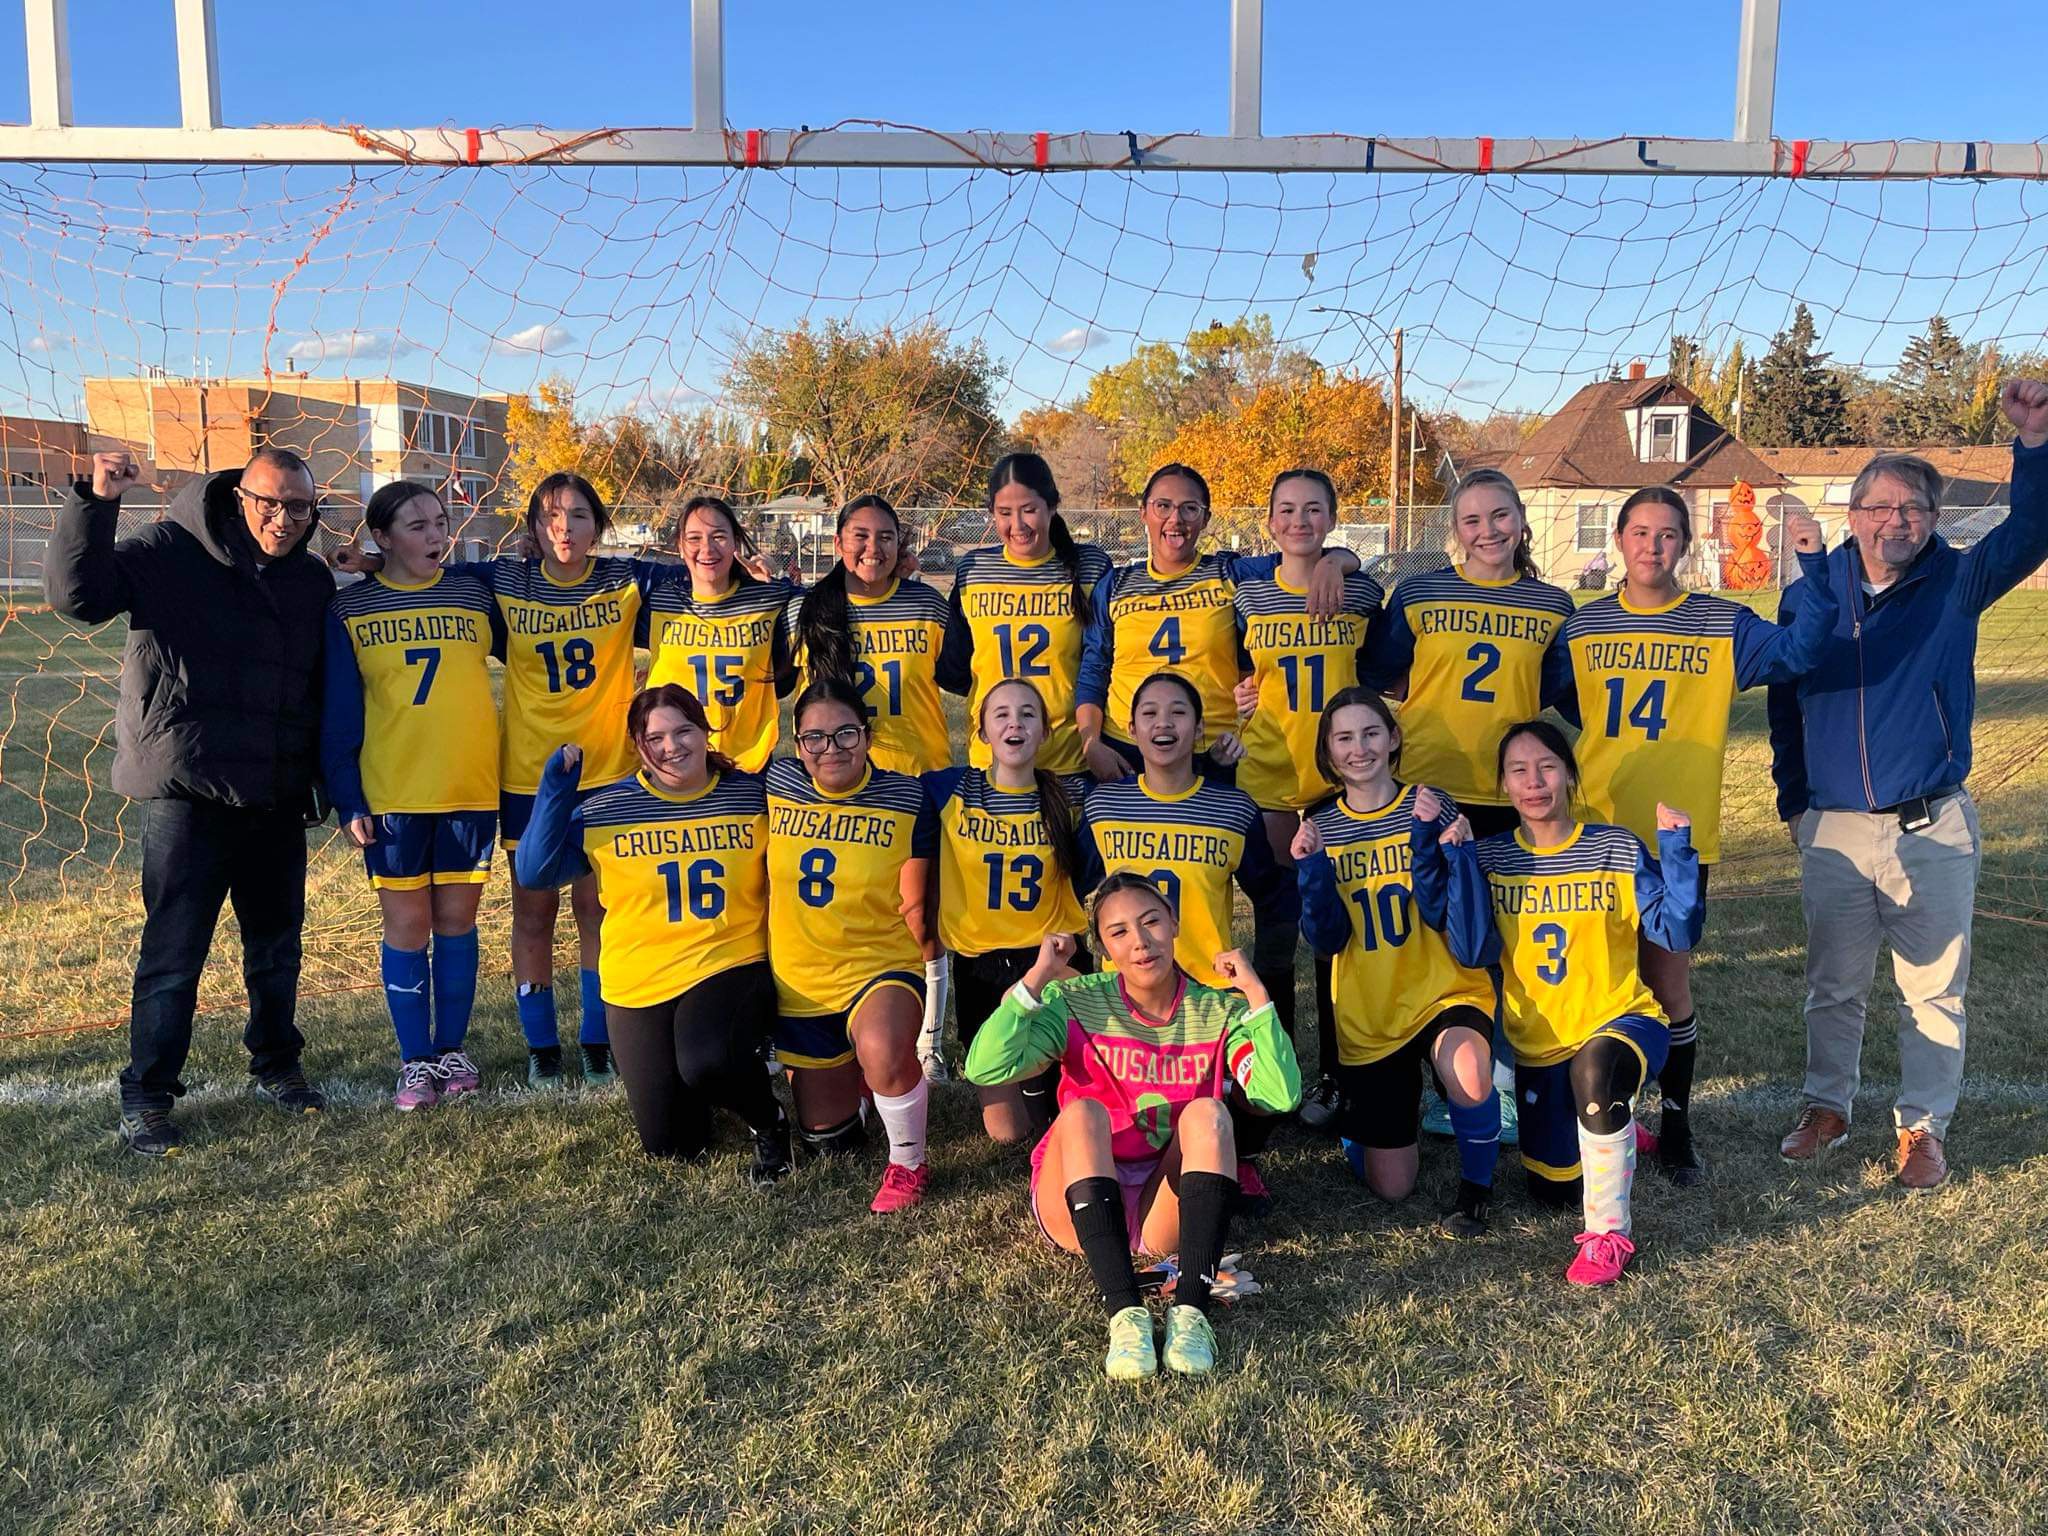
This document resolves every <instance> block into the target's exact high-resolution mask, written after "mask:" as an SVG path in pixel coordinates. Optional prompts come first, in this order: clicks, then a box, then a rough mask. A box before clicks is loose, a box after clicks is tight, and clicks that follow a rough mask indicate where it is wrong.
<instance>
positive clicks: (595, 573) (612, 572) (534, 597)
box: [491, 555, 639, 607]
mask: <svg viewBox="0 0 2048 1536" xmlns="http://www.w3.org/2000/svg"><path fill="white" fill-rule="evenodd" d="M638 581H639V578H638V575H637V573H636V572H635V571H634V569H633V562H632V561H631V560H628V559H627V558H625V557H624V556H623V555H600V556H598V557H597V558H596V559H595V560H593V561H591V563H590V569H589V570H588V571H586V572H584V575H583V579H582V580H581V581H579V582H577V583H576V584H575V585H574V586H566V587H565V586H563V585H562V584H561V583H560V582H557V581H552V580H550V579H549V578H548V574H547V570H546V568H545V567H544V566H543V565H542V564H541V562H540V561H538V560H513V559H510V558H507V557H503V556H501V557H500V558H498V559H497V560H494V561H492V562H491V586H492V588H493V589H494V590H495V591H496V592H497V594H498V596H500V597H509V598H514V599H517V600H518V601H521V602H527V603H559V604H562V605H564V606H571V607H573V606H575V605H576V604H579V603H583V602H587V601H589V599H591V598H593V597H598V596H601V595H602V594H604V593H607V592H619V591H623V590H624V589H626V588H627V587H632V586H636V585H638Z"/></svg>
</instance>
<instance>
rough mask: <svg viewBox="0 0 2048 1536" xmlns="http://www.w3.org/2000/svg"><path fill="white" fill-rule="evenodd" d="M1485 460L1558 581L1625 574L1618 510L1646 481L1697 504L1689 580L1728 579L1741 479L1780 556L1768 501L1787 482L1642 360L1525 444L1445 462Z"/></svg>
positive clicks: (1588, 392) (1455, 469)
mask: <svg viewBox="0 0 2048 1536" xmlns="http://www.w3.org/2000/svg"><path fill="white" fill-rule="evenodd" d="M1482 466H1490V467H1492V468H1495V469H1499V470H1501V471H1503V472H1504V473H1506V475H1507V476H1508V478H1509V479H1511V480H1513V481H1514V482H1515V487H1516V489H1517V490H1519V491H1520V492H1521V495H1522V501H1523V503H1524V504H1525V505H1526V506H1527V507H1528V509H1529V528H1530V539H1531V547H1532V552H1533V553H1534V554H1535V556H1536V563H1537V564H1538V565H1539V566H1541V567H1542V569H1543V573H1544V575H1545V577H1546V578H1547V579H1549V580H1552V581H1555V582H1558V583H1560V584H1561V585H1565V586H1571V585H1573V584H1575V583H1576V582H1578V581H1579V580H1580V578H1581V577H1582V576H1583V577H1584V578H1585V579H1586V580H1587V581H1588V582H1600V581H1601V570H1600V565H1601V562H1602V561H1603V560H1604V562H1605V564H1606V565H1607V566H1608V567H1611V568H1612V569H1613V570H1614V571H1615V572H1616V573H1618V572H1619V570H1620V561H1619V557H1618V556H1617V555H1616V553H1615V551H1614V518H1615V514H1616V512H1617V511H1619V510H1620V507H1621V504H1622V502H1623V501H1625V500H1626V499H1627V498H1628V497H1629V495H1630V494H1631V493H1633V492H1635V491H1639V490H1641V489H1642V488H1643V487H1644V486H1649V485H1668V486H1671V487H1672V488H1673V489H1675V490H1677V491H1678V493H1679V494H1680V495H1681V496H1683V497H1684V498H1685V500H1686V503H1687V505H1688V506H1689V507H1690V508H1691V511H1692V527H1693V552H1692V556H1691V558H1690V559H1689V560H1688V562H1687V565H1686V568H1685V569H1684V570H1683V571H1681V573H1680V574H1681V578H1682V579H1683V580H1685V582H1686V583H1687V585H1689V586H1714V587H1718V586H1723V585H1726V584H1728V583H1726V582H1725V581H1724V580H1723V563H1724V562H1725V561H1728V560H1730V559H1731V558H1732V556H1733V553H1734V548H1733V545H1732V543H1731V541H1730V540H1729V538H1728V537H1727V531H1726V529H1725V527H1724V524H1725V522H1726V519H1727V516H1728V513H1729V510H1730V507H1731V504H1732V498H1733V495H1734V490H1735V487H1736V486H1737V485H1738V484H1742V485H1747V486H1748V487H1749V488H1750V489H1751V490H1753V491H1754V492H1755V493H1756V510H1757V513H1758V515H1759V516H1760V517H1762V519H1763V523H1764V530H1763V539H1764V545H1765V547H1766V548H1767V549H1769V550H1770V551H1771V552H1772V554H1773V555H1775V554H1776V553H1777V549H1778V520H1777V518H1776V517H1775V516H1773V515H1772V510H1771V506H1770V503H1771V498H1772V497H1773V496H1774V495H1775V494H1776V493H1777V492H1778V491H1779V490H1780V489H1781V488H1782V487H1783V485H1784V479H1783V477H1782V476H1781V475H1780V474H1779V473H1778V472H1777V471H1776V470H1774V469H1772V468H1771V467H1770V466H1769V465H1768V464H1766V463H1764V462H1763V461H1762V460H1761V459H1760V458H1758V456H1757V455H1756V454H1755V453H1753V452H1751V451H1750V449H1749V448H1748V447H1746V446H1745V445H1744V444H1743V443H1741V442H1740V441H1738V440H1737V439H1736V437H1735V436H1734V435H1733V434H1732V433H1731V432H1729V430H1728V429H1727V428H1726V427H1724V426H1722V425H1721V423H1720V422H1718V421H1716V420H1715V419H1714V418H1713V417H1712V416H1710V415H1708V414H1707V411H1706V408H1705V407H1704V406H1703V405H1701V404H1700V398H1699V396H1698V395H1695V394H1694V393H1693V392H1692V391H1691V390H1690V389H1687V388H1686V387H1685V386H1684V385H1683V384H1681V383H1679V382H1678V381H1677V380H1675V379H1672V378H1669V377H1658V378H1650V377H1649V376H1648V373H1647V370H1646V369H1645V368H1644V366H1643V365H1642V364H1641V363H1633V364H1631V365H1630V366H1629V369H1628V372H1627V374H1626V375H1625V376H1623V377H1620V378H1613V379H1603V380H1601V381H1600V382H1599V383H1597V384H1588V385H1587V386H1586V387H1585V388H1583V389H1581V390H1580V391H1579V392H1578V393H1577V394H1575V395H1573V396H1572V397H1571V399H1569V400H1567V401H1566V402H1565V403H1564V406H1563V407H1562V408H1561V409H1560V410H1559V411H1558V412H1557V414H1556V415H1554V416H1552V417H1551V418H1550V419H1549V420H1548V421H1546V422H1544V423H1543V425H1542V426H1540V427H1538V428H1537V429H1536V431H1535V432H1533V433H1531V434H1530V436H1529V439H1528V441H1527V442H1525V443H1523V444H1522V445H1521V446H1520V447H1519V448H1513V449H1509V450H1507V451H1506V452H1501V453H1485V454H1468V455H1466V456H1465V457H1464V458H1462V459H1457V458H1453V459H1449V460H1448V462H1447V464H1446V466H1445V468H1446V470H1447V471H1448V475H1449V477H1450V478H1455V477H1456V476H1457V475H1460V474H1463V473H1465V472H1466V471H1467V470H1472V469H1477V468H1480V467H1482ZM1446 483H1447V484H1448V483H1449V479H1447V480H1446ZM1589 566H1591V567H1593V570H1592V571H1590V572H1589V571H1588V567H1589ZM1609 580H1611V578H1609Z"/></svg>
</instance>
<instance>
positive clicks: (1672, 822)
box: [1657, 800, 1692, 832]
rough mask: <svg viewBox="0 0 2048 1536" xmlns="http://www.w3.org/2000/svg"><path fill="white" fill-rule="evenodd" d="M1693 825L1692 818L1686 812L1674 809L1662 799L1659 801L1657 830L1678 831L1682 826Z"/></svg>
mask: <svg viewBox="0 0 2048 1536" xmlns="http://www.w3.org/2000/svg"><path fill="white" fill-rule="evenodd" d="M1691 825H1692V818H1691V817H1690V816H1688V815H1686V814H1685V812H1683V811H1674V810H1673V809H1671V807H1670V806H1668V805H1666V804H1665V803H1664V802H1663V801H1662V800H1659V801H1658V802H1657V830H1658V831H1659V832H1676V831H1677V830H1678V829H1679V828H1680V827H1689V826H1691Z"/></svg>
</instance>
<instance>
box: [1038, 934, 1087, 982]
mask: <svg viewBox="0 0 2048 1536" xmlns="http://www.w3.org/2000/svg"><path fill="white" fill-rule="evenodd" d="M1078 947H1079V946H1078V945H1077V944H1076V942H1075V939H1074V936H1073V935H1072V934H1071V933H1048V934H1047V935H1046V936H1045V937H1044V938H1042V939H1040V940H1039V941H1038V964H1039V967H1040V969H1042V970H1044V971H1045V972H1046V973H1047V974H1051V973H1052V972H1054V971H1057V970H1061V969H1063V968H1064V967H1065V966H1066V964H1067V962H1068V961H1070V960H1072V959H1073V958H1074V951H1075V949H1076V948H1078Z"/></svg>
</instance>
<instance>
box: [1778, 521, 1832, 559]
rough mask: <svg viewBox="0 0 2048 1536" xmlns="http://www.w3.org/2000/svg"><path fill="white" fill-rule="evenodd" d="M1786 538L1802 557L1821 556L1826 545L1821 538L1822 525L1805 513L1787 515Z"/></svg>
mask: <svg viewBox="0 0 2048 1536" xmlns="http://www.w3.org/2000/svg"><path fill="white" fill-rule="evenodd" d="M1785 537H1786V538H1787V539H1789V540H1790V541H1791V544H1792V547H1793V548H1794V549H1795V550H1797V551H1798V552H1799V553H1800V554H1802V555H1816V554H1819V553H1820V551H1821V549H1822V547H1823V545H1824V543H1825V541H1824V540H1823V539H1822V538H1821V532H1820V524H1819V523H1818V522H1816V521H1815V520H1814V519H1813V518H1812V517H1810V516H1808V515H1807V514H1806V513H1805V512H1787V513H1786V514H1785Z"/></svg>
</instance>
